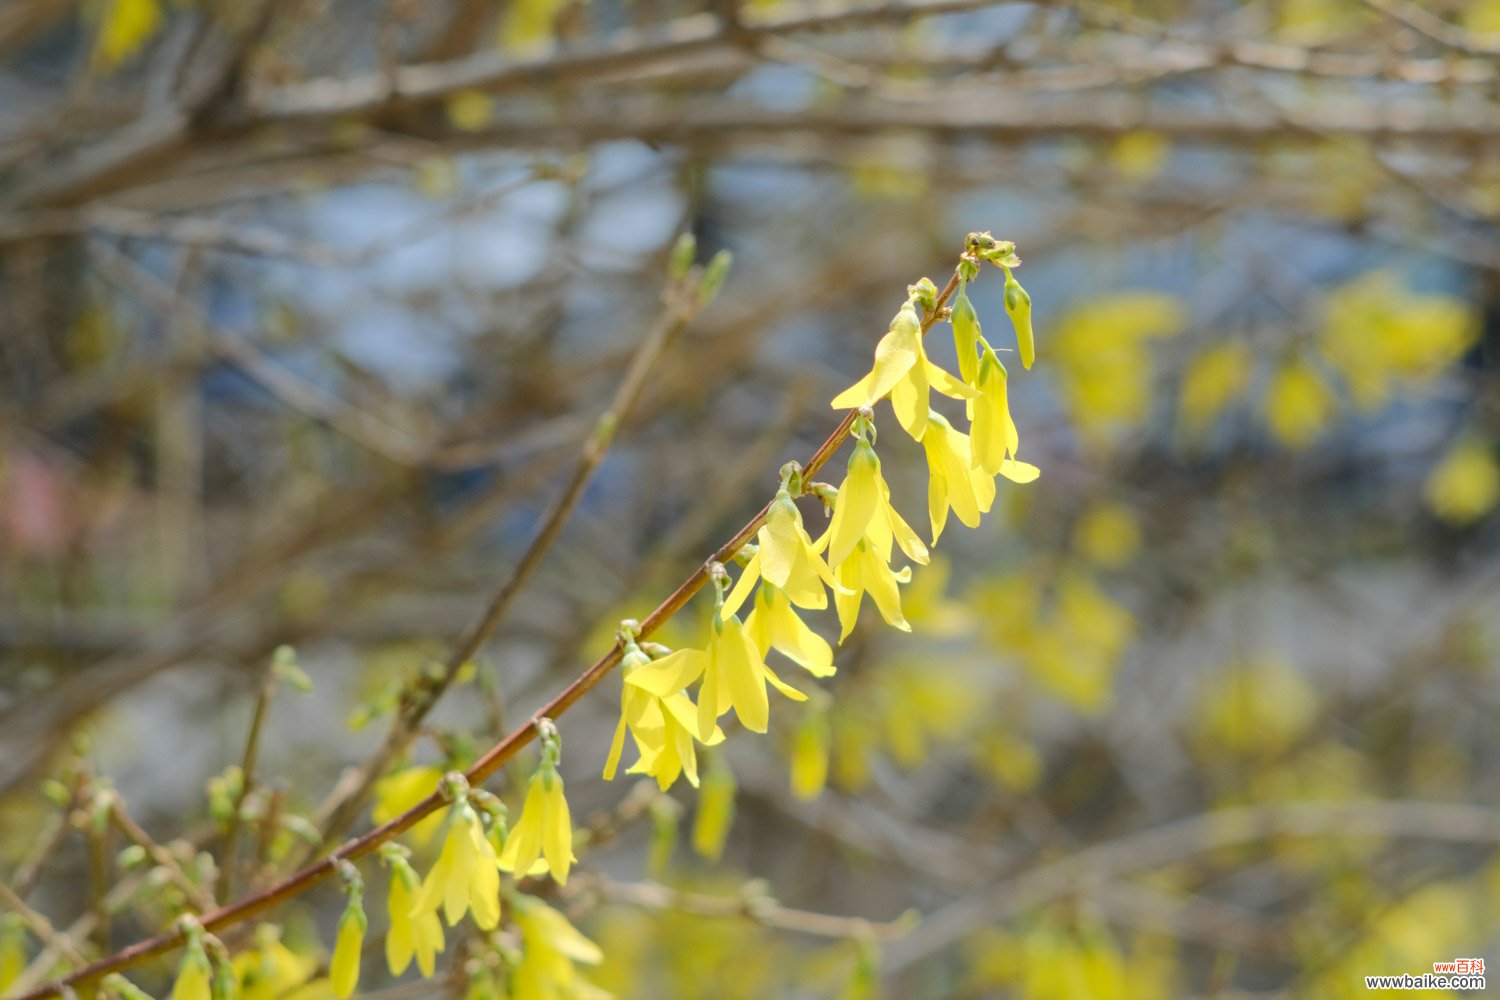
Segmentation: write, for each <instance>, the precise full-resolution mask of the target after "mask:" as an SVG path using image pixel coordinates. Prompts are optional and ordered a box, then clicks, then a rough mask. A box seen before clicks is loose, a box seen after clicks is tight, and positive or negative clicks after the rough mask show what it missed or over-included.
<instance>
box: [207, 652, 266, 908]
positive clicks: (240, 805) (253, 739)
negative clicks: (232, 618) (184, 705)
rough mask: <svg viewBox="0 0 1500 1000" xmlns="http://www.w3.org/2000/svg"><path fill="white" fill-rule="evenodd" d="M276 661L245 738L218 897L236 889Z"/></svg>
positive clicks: (257, 699)
mask: <svg viewBox="0 0 1500 1000" xmlns="http://www.w3.org/2000/svg"><path fill="white" fill-rule="evenodd" d="M274 663H275V661H274V658H273V661H272V662H271V663H268V664H267V665H266V668H265V673H264V674H262V675H261V680H260V690H259V691H258V692H257V693H256V696H255V710H254V713H253V714H252V715H251V716H250V734H249V735H248V736H246V737H245V753H244V756H242V757H241V758H240V794H239V795H237V796H235V800H234V812H233V813H231V814H230V816H229V826H228V828H227V829H226V830H225V831H224V857H223V858H222V859H221V860H220V862H219V884H218V895H219V897H220V898H228V896H229V893H230V891H231V889H232V888H233V887H234V868H235V865H236V864H238V863H239V862H238V858H239V848H240V827H241V826H242V825H243V823H244V811H245V800H246V799H248V798H249V797H250V793H251V791H253V790H254V788H255V765H256V763H257V762H258V761H259V760H260V734H261V730H262V729H263V728H264V727H265V722H266V710H267V709H268V708H270V705H271V699H272V698H274V697H276V668H275V665H274Z"/></svg>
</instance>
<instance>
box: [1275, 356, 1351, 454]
mask: <svg viewBox="0 0 1500 1000" xmlns="http://www.w3.org/2000/svg"><path fill="white" fill-rule="evenodd" d="M1336 402H1337V401H1336V400H1335V399H1334V395H1333V390H1331V389H1329V388H1328V383H1326V382H1324V381H1323V376H1321V375H1319V374H1318V370H1317V369H1316V368H1314V367H1313V366H1312V364H1311V363H1309V362H1308V361H1306V360H1305V359H1302V358H1295V359H1293V360H1291V361H1288V362H1287V363H1286V364H1284V365H1283V366H1282V367H1281V369H1280V370H1279V371H1277V372H1276V374H1275V376H1273V377H1272V379H1271V385H1270V388H1269V389H1267V391H1266V398H1265V409H1266V426H1267V427H1269V428H1270V430H1271V433H1272V435H1274V436H1275V438H1276V440H1278V441H1280V442H1281V443H1282V444H1284V445H1286V446H1287V447H1288V448H1294V449H1299V450H1300V449H1302V448H1306V447H1307V446H1308V445H1310V444H1312V443H1313V442H1314V441H1316V440H1317V439H1318V437H1319V436H1321V435H1322V433H1323V430H1324V428H1326V427H1327V426H1328V422H1329V420H1330V419H1331V418H1332V416H1333V408H1334V406H1335V404H1336Z"/></svg>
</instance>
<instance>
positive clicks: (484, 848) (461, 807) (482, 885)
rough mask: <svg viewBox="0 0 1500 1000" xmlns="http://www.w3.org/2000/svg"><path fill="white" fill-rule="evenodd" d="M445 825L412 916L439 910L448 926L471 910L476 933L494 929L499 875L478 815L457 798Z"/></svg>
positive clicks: (493, 853)
mask: <svg viewBox="0 0 1500 1000" xmlns="http://www.w3.org/2000/svg"><path fill="white" fill-rule="evenodd" d="M448 824H449V825H448V835H447V836H446V837H445V838H444V839H443V850H442V853H441V854H439V855H438V859H437V862H436V863H435V864H434V865H433V866H432V870H431V871H429V872H428V873H427V878H426V880H425V881H423V883H422V889H421V891H420V892H419V893H418V894H417V898H416V900H415V901H414V902H413V903H412V911H411V912H412V917H413V918H416V916H417V915H418V914H420V913H430V914H435V913H436V912H437V910H438V908H439V907H442V910H443V916H444V917H445V918H446V919H447V921H448V925H449V926H450V927H452V926H454V925H455V924H457V923H458V922H459V921H460V920H462V919H463V917H464V914H465V913H467V912H468V911H470V910H473V912H474V923H476V924H478V925H479V928H480V930H486V931H488V930H494V928H495V927H496V926H497V925H498V924H499V923H500V872H499V870H498V869H497V868H496V867H495V861H496V859H495V848H494V847H493V846H492V845H491V844H490V842H489V840H488V839H487V838H486V837H485V835H484V827H483V826H482V825H481V824H480V822H479V814H478V813H476V812H475V811H474V807H473V806H471V805H469V803H468V802H467V801H465V800H463V799H460V800H459V801H457V802H455V803H454V804H453V808H452V809H451V810H450V816H449V820H448Z"/></svg>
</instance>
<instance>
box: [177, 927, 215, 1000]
mask: <svg viewBox="0 0 1500 1000" xmlns="http://www.w3.org/2000/svg"><path fill="white" fill-rule="evenodd" d="M212 974H213V968H212V967H211V966H210V965H209V963H208V953H207V952H205V951H204V950H203V942H202V941H200V940H198V939H197V938H194V939H192V940H191V941H189V943H188V946H187V948H186V950H184V951H183V953H182V962H181V964H179V965H178V966H177V981H176V982H174V983H173V984H172V996H171V1000H212V997H213V990H212V989H211V988H210V986H209V979H210V977H211V976H212Z"/></svg>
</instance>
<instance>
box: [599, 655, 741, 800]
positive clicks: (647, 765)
mask: <svg viewBox="0 0 1500 1000" xmlns="http://www.w3.org/2000/svg"><path fill="white" fill-rule="evenodd" d="M684 652H693V653H696V652H698V651H697V650H687V651H684ZM668 656H669V657H673V656H677V654H676V653H671V654H668ZM664 659H666V657H664ZM682 659H683V658H682V657H678V660H677V661H676V662H681V661H682ZM650 666H651V658H650V657H649V656H647V655H646V654H645V653H644V652H642V651H641V648H640V647H639V646H638V645H636V643H635V642H634V641H630V642H628V643H627V644H626V647H625V655H624V657H623V659H622V660H621V673H622V675H623V676H624V678H625V680H626V683H625V684H624V685H623V690H622V692H621V695H620V723H619V725H618V726H616V727H615V736H614V741H613V742H612V743H611V744H610V748H609V758H608V759H607V760H606V761H605V763H604V780H605V781H613V780H614V776H615V771H616V769H617V768H618V767H619V763H620V755H621V753H622V752H623V751H624V748H625V733H626V731H627V729H628V730H629V732H630V734H631V736H632V737H633V738H634V740H635V746H636V751H637V752H638V754H639V756H640V759H639V760H637V761H636V763H635V764H634V765H632V766H631V768H630V770H629V773H631V774H649V775H651V776H652V777H654V778H655V779H656V783H657V784H658V785H659V786H660V787H661V790H662V791H666V790H667V789H668V788H670V787H672V783H673V782H675V781H676V780H677V776H678V775H679V774H686V775H687V779H688V782H689V783H690V784H691V785H692V786H693V787H695V788H696V787H697V786H698V753H697V750H696V748H695V747H694V746H693V743H694V739H695V737H696V733H697V728H698V719H697V712H698V709H697V706H695V705H694V704H693V701H692V699H691V698H689V697H688V696H687V695H686V694H684V693H682V691H680V690H679V691H677V692H676V693H673V694H669V695H658V694H655V693H653V692H651V691H648V690H646V689H645V688H643V687H640V686H638V685H635V684H631V683H629V678H630V677H631V676H632V675H634V674H635V673H636V672H637V671H639V670H641V669H644V668H648V667H650ZM698 673H700V674H701V673H702V671H701V670H699V671H698ZM689 683H691V681H687V682H684V684H683V685H682V686H683V687H686V686H687V684H689ZM723 739H724V733H723V732H722V731H721V730H720V729H719V727H718V726H715V727H714V729H713V731H712V732H711V733H710V734H709V736H708V739H706V740H704V741H703V742H704V744H705V745H707V746H713V745H714V744H716V743H720V742H722V741H723Z"/></svg>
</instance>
